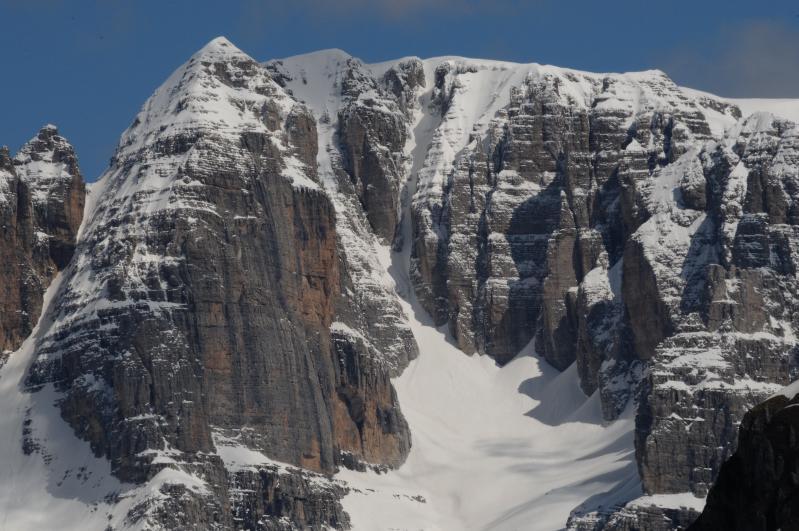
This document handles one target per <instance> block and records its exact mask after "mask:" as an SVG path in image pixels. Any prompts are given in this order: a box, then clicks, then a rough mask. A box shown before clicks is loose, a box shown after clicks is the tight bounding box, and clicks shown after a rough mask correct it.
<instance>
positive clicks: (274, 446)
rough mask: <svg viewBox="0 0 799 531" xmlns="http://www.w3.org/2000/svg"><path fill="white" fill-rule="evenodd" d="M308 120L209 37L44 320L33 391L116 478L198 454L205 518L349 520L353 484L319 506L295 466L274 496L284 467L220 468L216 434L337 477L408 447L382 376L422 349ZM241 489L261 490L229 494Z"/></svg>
mask: <svg viewBox="0 0 799 531" xmlns="http://www.w3.org/2000/svg"><path fill="white" fill-rule="evenodd" d="M316 127H317V125H316V120H315V118H314V116H313V114H312V113H311V111H310V110H309V109H308V108H307V107H306V106H304V105H302V104H300V103H298V102H297V101H296V100H294V99H293V98H292V97H291V96H290V95H288V94H287V93H286V92H285V91H284V90H283V88H281V87H280V86H279V85H278V84H277V83H276V82H274V81H273V80H272V77H271V76H270V74H269V72H268V71H267V70H266V68H264V67H263V66H262V65H260V64H258V63H256V62H255V61H253V60H252V59H251V58H249V57H248V56H246V55H245V54H243V53H242V52H240V51H239V50H237V49H236V48H235V47H234V46H233V45H232V44H230V43H229V42H228V41H226V40H224V39H217V40H215V41H212V42H211V43H210V44H208V45H207V46H206V47H205V48H203V49H202V50H201V51H199V52H198V53H197V54H195V55H194V56H193V57H192V58H191V59H190V60H189V62H188V63H186V64H185V65H183V66H182V67H181V68H180V69H178V70H177V71H176V72H175V74H173V75H172V76H171V77H170V79H169V80H167V82H166V83H165V84H164V85H163V86H162V87H161V88H159V89H158V90H157V91H156V93H155V94H154V95H153V96H152V97H151V98H150V99H149V100H148V102H147V103H146V104H145V105H144V107H143V108H142V111H141V112H140V113H139V115H138V116H137V118H136V119H135V121H134V122H133V125H131V127H130V128H129V129H128V130H127V131H126V132H125V133H124V134H123V136H122V140H121V141H120V144H119V147H118V149H117V152H116V154H115V156H114V158H113V161H112V163H111V167H110V168H109V170H108V171H107V172H106V173H105V175H104V176H103V177H102V178H101V180H100V182H99V183H98V184H96V185H95V192H94V193H96V194H98V195H97V197H96V199H95V201H96V203H95V207H94V209H93V211H92V212H91V213H90V217H89V218H88V221H87V223H86V226H85V227H84V229H83V235H82V238H81V240H80V243H79V244H78V248H77V250H76V256H75V260H74V261H73V263H72V266H71V267H70V269H69V270H68V271H67V273H66V275H67V276H66V278H65V280H64V283H63V288H62V290H61V292H60V293H59V294H58V298H59V304H58V306H57V308H56V309H55V310H54V315H53V316H52V322H51V323H49V326H48V328H47V329H46V330H44V331H40V332H41V333H40V339H39V341H38V343H37V347H36V349H37V352H36V353H37V361H36V362H35V364H34V366H33V367H32V368H31V371H30V373H29V376H28V384H29V385H30V386H34V387H36V386H41V385H45V384H48V383H53V385H55V387H56V389H57V390H58V391H60V392H61V393H62V398H61V400H60V408H61V413H62V416H63V417H64V418H65V419H66V420H67V421H68V422H69V423H70V424H71V425H72V427H73V428H74V429H75V431H76V433H77V434H78V435H79V436H80V437H81V438H84V439H86V440H88V441H89V442H90V443H91V446H92V448H93V450H94V451H95V453H97V454H98V455H104V456H107V457H108V458H109V459H110V460H111V463H112V468H113V470H114V473H115V474H116V475H117V476H118V477H119V478H121V479H123V480H125V481H145V480H148V479H150V478H152V477H153V476H154V475H155V474H157V473H158V472H159V471H160V470H161V469H162V468H163V467H164V466H165V464H164V463H165V461H168V460H164V459H161V458H159V456H163V455H169V456H171V457H170V459H171V460H174V461H176V462H178V463H181V462H183V463H186V466H188V467H189V468H190V470H192V471H193V473H194V474H195V475H197V476H198V477H199V478H200V479H201V480H203V481H204V482H205V483H207V484H209V485H211V486H212V489H211V490H212V495H211V497H210V498H208V499H206V500H205V501H203V502H202V503H200V504H199V505H198V507H200V509H198V510H200V511H201V512H202V514H198V515H197V516H196V518H197V519H198V522H205V521H212V520H210V519H211V515H212V513H217V514H216V516H214V518H221V519H222V523H224V520H225V519H229V518H232V517H233V516H232V515H235V514H238V513H239V512H240V511H243V510H245V506H243V505H242V504H245V505H246V510H247V511H248V519H249V520H248V521H252V522H256V521H258V520H259V519H261V518H265V519H266V520H269V519H274V520H275V522H278V521H279V520H280V518H284V517H285V518H288V519H289V520H290V521H291V522H294V524H293V525H298V526H304V525H312V526H314V527H318V526H322V525H343V524H344V522H345V521H346V519H345V518H344V516H343V513H342V512H341V509H340V506H339V505H338V501H337V499H338V498H339V497H340V496H341V492H342V491H339V492H338V494H336V493H335V492H334V493H331V494H329V495H325V496H327V498H325V499H326V500H327V501H326V502H324V503H325V504H327V505H326V506H325V507H326V508H324V509H322V508H319V509H318V511H317V513H316V515H314V512H313V511H314V509H312V507H310V506H309V505H308V504H309V503H320V504H321V503H323V502H322V501H321V500H319V501H318V502H317V501H307V500H306V501H305V502H301V501H300V500H302V499H306V498H307V496H308V495H309V494H308V493H307V492H306V491H307V490H308V489H306V488H304V487H302V486H301V485H296V488H295V486H292V485H294V483H296V482H297V481H300V480H299V479H296V476H295V479H291V478H288V479H282V480H280V484H281V485H282V487H281V492H282V494H279V495H278V494H276V493H275V492H274V490H275V487H274V485H272V483H274V482H275V481H277V479H276V478H272V479H268V478H265V476H264V475H263V474H262V475H261V477H260V479H259V476H258V475H257V474H255V475H250V476H247V477H244V476H242V475H241V474H239V475H236V474H234V473H233V472H232V471H231V470H230V469H229V467H228V468H226V467H225V466H224V464H223V462H222V461H220V460H219V458H217V457H216V456H215V454H216V452H217V450H219V445H218V444H216V443H215V438H217V439H219V438H223V439H224V440H235V441H236V444H237V445H238V446H239V447H242V448H246V449H247V450H248V451H251V452H260V453H261V454H263V455H268V456H269V457H270V458H272V459H275V460H278V461H280V462H284V463H289V464H292V465H295V466H298V467H302V468H304V469H308V470H312V471H317V472H321V473H326V474H330V473H332V472H334V471H335V470H337V468H338V466H339V465H342V464H349V465H350V466H360V467H363V466H366V465H376V466H397V465H399V464H400V463H401V462H402V461H403V460H404V458H405V456H406V454H407V452H408V450H409V448H410V435H409V433H408V428H407V424H406V423H405V420H404V418H403V416H402V414H401V413H400V411H399V406H398V404H397V398H396V393H395V392H394V390H393V388H392V386H391V382H390V379H389V378H390V376H391V375H393V374H396V373H398V372H399V371H401V370H402V368H403V367H404V366H405V364H407V362H408V360H409V359H410V358H412V357H413V356H415V345H414V343H413V340H412V338H411V337H410V334H409V332H408V331H407V330H406V329H401V330H397V329H392V328H391V319H392V315H393V316H396V314H398V313H400V310H399V308H398V306H397V303H396V301H395V300H390V301H389V302H388V303H385V301H382V300H380V301H377V302H378V303H379V304H376V303H375V301H374V300H369V301H362V300H360V299H359V298H358V297H356V293H357V291H356V286H355V285H354V280H353V278H354V276H355V273H356V271H355V269H357V268H358V267H359V264H357V263H356V262H352V261H348V257H347V255H346V254H345V253H344V252H343V250H342V246H343V244H342V239H341V236H340V233H339V228H338V227H337V224H336V215H337V214H336V209H335V206H334V204H333V201H332V200H331V198H330V197H329V196H328V194H327V193H326V192H325V190H324V189H323V187H322V186H321V185H320V183H319V180H320V179H319V174H318V172H317V154H318V150H319V147H318V140H319V138H318V134H317V129H316ZM392 230H393V229H392ZM374 289H376V290H377V289H378V288H377V287H375V288H374ZM381 289H382V290H383V292H384V293H386V294H387V293H388V291H387V288H385V287H384V286H381ZM365 315H368V318H365V317H363V316H365ZM365 321H368V322H365ZM374 323H379V324H380V325H381V326H382V328H381V330H380V332H379V333H372V330H373V329H374V328H375V327H374ZM232 482H239V483H241V482H245V483H247V485H250V487H252V488H250V487H247V489H248V492H249V491H250V490H252V491H253V492H254V494H248V495H247V496H245V497H244V498H234V497H231V493H230V489H231V488H233V487H232ZM292 482H293V483H292ZM308 492H310V491H308ZM189 494H190V493H186V494H185V495H181V496H171V495H170V499H172V501H171V502H170V503H175V504H182V503H184V501H185V500H186V499H189V498H191V496H190V495H189ZM320 495H321V494H320ZM173 498H174V499H173ZM185 503H189V504H191V503H198V502H196V501H191V502H185ZM303 503H305V504H306V505H305V507H304V508H303V506H302V505H303ZM187 507H189V506H188V505H187ZM187 510H188V509H187ZM275 528H282V527H275Z"/></svg>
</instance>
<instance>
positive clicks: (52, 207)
mask: <svg viewBox="0 0 799 531" xmlns="http://www.w3.org/2000/svg"><path fill="white" fill-rule="evenodd" d="M85 195H86V190H85V186H84V183H83V177H82V176H81V174H80V169H79V168H78V160H77V157H76V156H75V151H74V150H73V148H72V146H71V145H70V144H69V142H67V141H66V139H64V138H63V137H62V136H60V135H59V134H58V130H57V129H56V128H55V127H54V126H52V125H48V126H45V127H44V128H42V130H41V131H39V134H38V135H37V136H36V137H34V138H33V139H31V140H30V141H29V142H28V143H27V144H25V145H24V146H23V147H22V148H21V149H20V150H19V153H18V154H17V155H16V156H15V157H14V158H13V159H12V158H11V156H10V155H9V152H8V149H7V148H5V147H4V148H2V149H0V223H2V233H0V255H2V258H0V284H1V285H2V287H0V293H2V296H0V352H2V353H3V354H2V356H3V357H5V355H7V354H8V353H10V352H11V351H13V350H15V349H17V348H18V347H19V345H20V344H21V343H22V340H23V339H24V338H25V337H27V336H28V335H29V334H30V333H31V330H32V329H33V326H34V325H35V324H36V321H37V320H38V319H39V315H40V313H41V311H42V296H43V294H44V291H45V289H46V288H47V286H48V285H49V284H50V282H51V281H52V280H53V278H54V277H55V274H56V273H57V272H58V271H60V270H61V269H63V268H64V267H65V266H66V265H67V263H68V262H69V260H70V259H71V257H72V254H73V252H74V249H75V238H76V235H77V232H78V228H79V227H80V223H81V218H82V217H83V205H84V201H85Z"/></svg>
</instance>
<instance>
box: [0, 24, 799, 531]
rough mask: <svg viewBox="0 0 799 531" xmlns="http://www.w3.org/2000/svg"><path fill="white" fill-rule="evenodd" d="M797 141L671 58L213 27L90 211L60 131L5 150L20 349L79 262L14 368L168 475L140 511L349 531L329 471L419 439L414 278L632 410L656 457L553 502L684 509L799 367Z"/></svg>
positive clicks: (459, 330) (379, 466)
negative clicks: (644, 62) (319, 39)
mask: <svg viewBox="0 0 799 531" xmlns="http://www.w3.org/2000/svg"><path fill="white" fill-rule="evenodd" d="M797 138H799V132H797V128H796V126H795V125H794V124H793V123H791V122H788V121H786V120H783V119H781V118H777V117H775V116H772V115H770V114H764V113H759V114H754V115H751V116H742V113H741V111H740V109H739V108H738V107H736V106H735V105H734V104H733V103H730V102H728V101H725V100H722V99H720V98H715V97H713V96H709V95H704V94H699V93H696V92H693V91H690V90H687V89H683V88H680V87H678V86H676V85H675V84H674V83H673V82H672V81H671V80H670V79H669V78H668V77H667V76H666V75H665V74H664V73H662V72H659V71H649V72H640V73H630V74H591V73H585V72H578V71H572V70H567V69H561V68H556V67H550V66H542V65H536V64H530V65H520V64H513V63H503V62H496V61H481V60H471V59H464V58H451V57H449V58H436V59H429V60H421V59H417V58H405V59H402V60H398V61H391V62H387V63H381V64H377V65H368V64H365V63H363V62H362V61H360V60H358V59H356V58H353V57H350V56H349V55H347V54H346V53H344V52H341V51H338V50H327V51H323V52H317V53H312V54H308V55H304V56H297V57H292V58H286V59H281V60H273V61H269V62H268V63H265V64H260V63H258V62H256V61H254V60H253V59H252V58H250V57H248V56H247V55H246V54H244V53H243V52H241V51H240V50H238V49H237V48H235V47H234V46H233V45H232V44H231V43H230V42H228V41H227V40H225V39H223V38H219V39H215V40H214V41H212V42H211V43H209V44H208V45H207V46H205V47H204V48H203V49H202V50H200V51H199V52H197V53H196V54H195V55H194V56H193V57H192V58H191V59H190V60H189V61H188V62H187V63H186V64H184V65H183V66H181V67H180V68H179V69H178V70H176V71H175V73H173V74H172V75H171V76H170V78H169V79H168V80H167V81H166V82H165V83H164V85H162V86H161V87H160V88H159V89H158V90H157V91H156V92H155V93H154V94H153V96H152V97H151V98H150V99H149V100H147V102H146V103H145V105H144V106H143V108H142V110H141V112H140V113H139V114H138V115H137V116H136V118H135V119H134V121H133V123H132V124H131V126H130V127H129V128H128V129H127V130H126V131H125V132H124V133H123V135H122V138H121V140H120V143H119V146H118V148H117V150H116V153H115V155H114V157H113V159H112V161H111V165H110V167H109V168H108V170H107V171H106V173H105V174H104V175H103V176H102V178H101V179H100V181H98V183H96V184H94V185H93V186H92V188H91V195H90V196H89V201H88V202H89V206H88V207H87V212H86V215H85V216H84V215H83V209H84V208H83V206H84V201H85V199H84V193H85V192H84V186H83V183H82V180H81V177H80V173H79V171H78V169H77V162H76V159H75V155H74V152H73V151H72V148H71V147H69V145H68V144H67V143H66V141H65V140H64V139H63V138H61V137H60V136H58V134H57V132H56V131H55V130H54V129H53V128H51V127H46V128H45V129H43V130H42V131H41V132H40V133H39V135H38V136H37V138H35V139H33V140H32V141H31V142H30V143H29V144H27V145H26V146H25V147H23V148H22V149H21V150H20V153H19V154H18V155H17V156H16V157H15V158H13V159H12V158H11V157H10V156H9V154H8V153H7V151H0V216H3V217H2V220H3V223H4V225H3V228H2V230H3V233H2V238H4V239H3V240H0V246H3V247H2V248H3V249H6V248H7V249H13V250H14V253H16V254H15V255H14V257H13V259H12V260H5V261H3V262H0V267H1V268H2V269H0V274H2V275H3V279H4V280H7V281H6V282H4V284H3V287H2V288H0V289H3V290H5V291H4V292H3V297H2V299H1V300H0V316H2V317H3V319H2V321H0V332H2V334H3V336H2V338H0V339H2V341H3V343H2V344H1V345H0V346H2V348H3V350H13V349H15V348H17V347H18V346H19V344H20V343H21V341H22V340H23V339H24V338H25V337H26V336H27V335H28V334H29V333H30V331H31V329H32V327H33V325H34V324H35V322H36V319H37V318H38V315H39V313H41V307H42V292H43V290H44V288H45V287H46V286H47V285H48V284H49V283H50V281H51V280H52V279H53V278H54V276H55V273H56V272H57V271H62V275H61V281H60V284H59V285H58V286H59V287H58V290H57V292H56V293H55V295H54V302H53V303H52V304H51V306H50V313H49V314H48V316H47V319H45V320H43V321H42V325H41V326H40V328H41V329H40V330H39V331H38V333H37V334H36V337H35V338H33V340H34V345H33V348H34V351H35V356H34V361H33V364H32V366H31V368H30V370H29V371H28V373H27V376H26V379H25V382H24V383H25V385H26V386H27V390H29V391H31V392H39V391H42V390H45V389H47V390H48V391H54V392H55V393H56V396H57V397H58V399H57V406H58V408H59V409H58V411H59V414H60V415H61V417H63V419H65V420H66V422H67V423H68V424H69V426H70V427H71V429H72V430H73V431H74V433H75V434H77V436H78V437H79V438H81V439H82V440H84V441H87V442H88V444H89V445H90V446H91V449H92V451H93V452H94V453H95V454H96V455H97V456H100V457H102V458H103V459H107V460H108V461H110V463H111V470H112V474H113V475H114V476H115V477H116V478H118V479H121V480H123V481H125V482H129V483H132V484H135V485H144V486H148V487H151V488H152V492H151V493H149V494H147V495H143V497H141V498H140V499H139V498H137V500H139V501H137V503H135V504H132V506H131V507H129V508H126V509H125V510H126V511H127V513H126V516H125V518H127V519H128V520H129V521H130V522H134V523H136V525H138V524H141V525H149V526H151V527H155V528H159V527H162V528H174V527H179V526H182V525H187V524H186V523H187V522H188V524H189V525H194V526H197V527H202V528H222V529H224V528H258V529H291V528H312V529H322V528H324V527H325V526H327V527H333V528H345V527H347V526H348V525H349V522H350V517H349V515H347V513H346V512H345V511H344V509H343V506H342V505H341V499H342V497H344V496H345V495H347V493H348V488H350V487H348V486H347V484H345V483H344V482H342V481H339V480H336V479H333V478H332V477H331V476H332V475H333V474H334V473H335V472H336V471H337V470H340V469H341V468H342V467H347V468H351V469H354V470H361V471H363V470H367V469H371V470H379V471H385V470H388V469H390V468H397V467H400V466H401V465H402V464H403V462H404V460H405V459H406V457H407V456H408V453H409V451H410V448H411V444H412V440H413V437H414V433H412V432H411V430H410V428H409V426H408V423H407V422H406V421H405V418H404V416H403V414H402V412H401V404H400V403H399V400H398V398H397V393H396V392H395V389H394V386H393V384H392V381H391V379H392V378H395V377H398V376H400V375H401V374H402V373H403V371H404V370H405V368H406V367H407V366H408V364H409V363H410V362H411V361H412V360H413V359H414V358H415V357H416V356H417V345H416V343H415V340H414V336H413V333H412V331H411V328H410V326H409V323H408V316H407V315H406V314H405V313H404V311H403V309H402V308H403V305H402V304H401V300H400V297H405V298H413V297H415V299H416V300H418V302H419V303H420V304H421V306H422V307H423V308H424V310H426V311H427V312H428V313H429V314H430V316H431V317H432V319H433V322H434V324H435V325H437V326H443V327H444V329H445V330H447V331H448V333H449V335H450V339H451V340H452V342H453V344H455V345H457V347H458V348H459V349H460V350H461V351H463V353H464V355H486V356H490V357H491V358H493V360H494V361H496V363H497V364H499V365H505V364H507V363H509V362H510V361H511V360H513V359H514V357H515V356H517V354H518V353H519V352H520V351H522V349H523V348H524V347H526V346H528V345H533V344H534V347H535V351H536V352H537V354H538V355H539V356H540V357H541V358H542V359H544V360H546V362H547V363H548V364H550V365H551V366H553V367H555V368H556V369H558V370H560V371H565V370H567V369H569V368H572V373H571V374H575V373H576V374H577V375H578V376H579V387H580V389H581V390H582V392H583V393H585V395H586V396H591V395H596V396H595V400H596V402H595V403H598V406H597V407H598V409H599V410H601V417H602V419H604V421H605V422H607V423H611V422H613V421H614V420H615V419H617V418H619V417H621V418H623V419H627V422H629V423H630V425H632V418H633V416H634V417H635V423H634V424H635V433H634V435H635V437H634V446H633V443H632V442H628V443H625V444H626V445H627V446H626V447H625V448H623V449H620V450H619V452H620V453H621V454H624V452H627V453H626V454H625V455H629V456H632V455H633V454H634V456H635V462H636V464H637V476H636V477H634V478H631V479H630V481H629V482H628V484H626V485H623V486H622V487H624V488H621V487H620V488H619V490H618V492H616V491H614V492H611V493H604V494H607V495H608V496H606V497H605V498H602V497H600V498H602V500H601V501H597V500H598V499H599V498H590V499H588V500H586V501H585V503H583V504H582V505H580V506H579V507H575V508H574V510H573V512H572V514H571V517H570V518H569V520H568V522H565V521H564V522H563V525H566V526H567V527H569V528H573V529H581V530H587V529H592V530H593V529H624V530H627V529H630V530H631V529H640V528H647V529H650V528H651V529H679V528H685V527H686V526H688V525H690V523H691V522H692V521H693V520H694V519H695V518H696V517H697V515H698V514H699V512H700V509H701V507H702V505H703V503H704V502H703V499H704V497H705V496H706V495H707V493H708V490H709V489H710V488H711V486H712V485H713V483H714V482H715V481H716V479H717V478H718V477H719V473H720V470H722V464H723V463H724V462H725V460H727V459H729V458H730V457H731V456H733V455H739V456H743V457H737V458H734V459H738V461H739V465H729V466H726V468H724V470H727V469H730V470H732V469H731V468H730V467H734V466H739V467H740V466H748V465H743V464H740V461H741V460H742V459H745V458H746V456H747V455H750V454H751V452H754V451H755V450H752V449H751V448H750V450H751V452H750V454H747V453H746V452H747V451H749V450H744V453H739V454H735V451H736V445H737V437H738V429H739V426H740V425H741V422H742V419H744V415H745V414H746V411H747V410H749V409H750V408H752V407H753V406H755V405H756V404H758V403H760V402H761V401H763V400H764V399H766V398H767V397H769V396H770V395H772V394H773V393H774V392H776V391H777V390H779V389H780V388H781V387H782V386H784V385H786V384H788V383H789V382H790V381H791V380H793V378H794V377H795V376H796V370H797V359H796V354H797V351H796V348H795V342H796V339H795V333H794V330H795V329H796V327H797V326H798V325H799V322H797V319H799V317H797V315H798V314H797V312H796V309H797V303H796V296H797V280H796V278H797V277H796V273H797V260H799V255H797V252H799V251H797V250H799V240H798V239H797V237H798V235H799V231H797V229H796V227H797V222H798V221H799V207H798V206H797V204H796V202H797V194H798V193H799V155H798V154H797V153H799V151H797ZM81 219H83V220H84V221H83V224H82V225H81ZM79 228H80V230H79ZM78 232H80V236H78ZM392 249H393V250H394V254H392ZM3 256H4V257H5V256H6V255H5V254H4V255H3ZM405 259H407V260H408V262H407V263H406V262H405V261H404V260H405ZM397 279H403V280H407V282H406V284H408V285H409V286H410V289H409V290H408V292H407V293H405V292H403V293H397V292H396V288H397V286H399V285H403V286H404V285H405V284H402V283H396V282H395V281H396V280H397ZM411 291H412V292H413V293H411ZM20 309H22V311H19V310H20ZM421 313H424V312H421ZM572 366H574V367H572ZM441 385H442V386H447V385H452V382H447V381H442V382H441ZM574 388H575V390H576V389H577V384H576V383H575V386H574ZM400 389H401V387H400ZM577 392H578V393H579V392H580V391H577ZM756 414H757V413H753V414H752V415H756ZM597 417H599V413H597ZM408 418H409V419H410V418H412V417H411V416H410V415H409V416H408ZM753 418H754V417H753ZM25 422H30V423H32V426H31V427H29V429H28V428H27V427H28V424H26V429H27V431H25V432H24V433H25V437H24V440H23V449H24V450H25V452H26V453H36V452H42V453H43V457H44V455H45V453H44V452H43V450H42V449H41V448H42V447H43V445H42V442H41V441H37V440H36V439H35V436H34V435H32V434H35V433H36V429H35V422H36V420H35V419H34V418H33V417H26V421H25ZM753 422H754V421H753ZM745 425H746V426H748V424H746V422H745ZM746 429H748V428H746ZM626 433H627V435H628V436H629V441H632V440H633V437H632V434H631V432H630V430H629V429H628V430H627V432H626ZM747 433H748V432H747ZM750 435H751V434H750ZM747 437H749V435H747ZM757 437H759V436H756V437H755V439H756V440H758V441H759V440H761V439H758V438H757ZM742 440H743V439H742ZM753 440H754V439H753ZM611 442H613V443H615V442H614V441H611ZM609 444H610V443H609ZM747 444H749V443H747ZM753 444H754V443H753ZM630 459H632V457H630ZM178 471H179V472H180V474H183V476H181V477H183V480H181V481H182V482H181V481H172V482H167V481H165V480H164V478H165V477H171V476H170V474H172V473H177V472H178ZM728 474H732V472H729V473H728ZM187 477H188V478H191V480H190V481H189V480H188V479H186V478H187ZM719 488H721V489H724V488H726V487H719ZM608 499H609V500H612V503H607V502H606V500H608ZM719 499H721V498H719ZM416 501H418V500H416ZM116 502H119V503H120V504H121V503H122V502H121V501H120V500H116ZM116 502H115V503H116ZM419 503H422V502H419ZM725 503H726V502H725ZM126 507H127V506H126ZM703 518H704V517H703ZM707 518H710V517H707ZM700 522H701V521H700Z"/></svg>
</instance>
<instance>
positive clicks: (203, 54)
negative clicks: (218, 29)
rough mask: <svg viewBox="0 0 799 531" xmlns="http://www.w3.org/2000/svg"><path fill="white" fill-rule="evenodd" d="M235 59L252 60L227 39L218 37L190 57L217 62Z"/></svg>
mask: <svg viewBox="0 0 799 531" xmlns="http://www.w3.org/2000/svg"><path fill="white" fill-rule="evenodd" d="M237 57H242V58H246V59H250V60H252V58H251V57H250V56H249V55H247V54H246V53H244V52H242V51H241V50H240V49H239V48H238V47H236V45H235V44H233V43H232V42H230V40H228V38H227V37H224V36H221V35H220V36H219V37H215V38H213V39H211V40H210V41H209V42H208V44H206V45H205V46H203V47H202V48H200V49H199V50H197V52H196V53H195V54H194V55H193V56H192V59H196V60H204V61H211V62H218V61H225V60H229V59H232V58H237Z"/></svg>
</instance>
